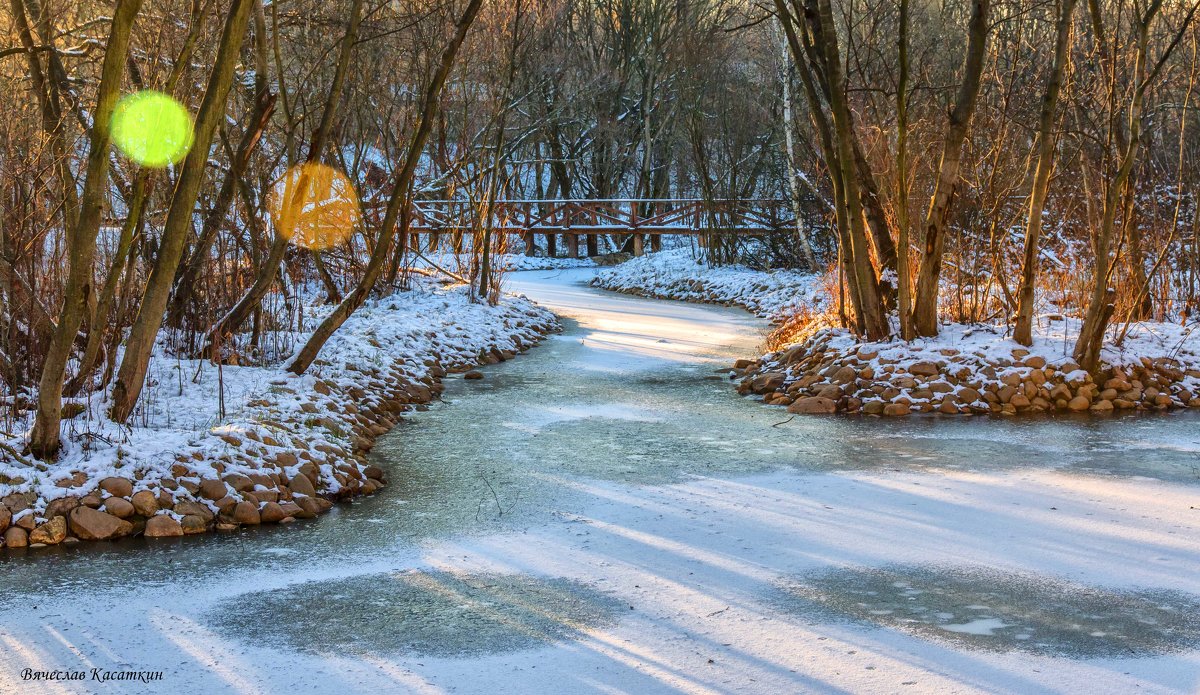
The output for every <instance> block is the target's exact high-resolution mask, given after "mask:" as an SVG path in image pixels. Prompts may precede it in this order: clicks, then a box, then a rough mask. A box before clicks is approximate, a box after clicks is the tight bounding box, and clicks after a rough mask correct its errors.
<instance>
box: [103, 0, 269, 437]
mask: <svg viewBox="0 0 1200 695" xmlns="http://www.w3.org/2000/svg"><path fill="white" fill-rule="evenodd" d="M253 4H254V0H233V1H232V4H231V5H230V7H229V10H228V14H227V15H226V18H225V26H224V28H223V29H222V33H221V42H220V45H219V47H218V49H217V55H216V59H215V61H214V64H213V70H212V74H211V75H210V77H209V81H208V87H207V89H205V92H204V99H203V101H202V102H201V104H200V110H199V112H198V113H197V115H196V123H195V133H194V136H193V144H192V149H191V151H190V152H188V155H187V158H186V159H185V160H184V162H183V166H182V167H181V169H180V174H179V180H178V182H177V183H176V185H175V194H174V196H172V198H171V206H170V209H169V211H168V212H167V219H166V223H165V224H164V226H163V232H162V240H161V242H160V244H159V248H158V258H157V259H155V262H154V267H153V269H152V270H151V271H150V277H149V278H148V279H147V281H146V290H145V292H143V294H142V301H141V305H140V306H139V307H138V312H137V318H136V319H134V323H133V328H132V329H131V330H130V333H129V339H128V341H127V342H126V347H125V356H124V358H123V359H122V361H121V368H120V370H119V371H118V373H117V380H116V382H115V383H114V384H113V388H112V411H111V413H110V414H111V416H112V419H113V420H116V421H117V422H125V420H127V419H128V418H129V415H130V413H132V412H133V407H134V405H135V404H136V403H137V400H138V397H139V396H140V395H141V392H142V386H143V385H144V383H145V380H146V370H147V369H148V368H149V366H150V355H151V353H152V352H153V350H154V341H155V339H156V338H157V337H158V331H159V329H160V328H161V327H162V323H163V315H164V312H165V311H166V308H167V301H168V300H169V299H170V294H171V281H172V280H173V279H174V277H175V269H176V267H177V266H178V265H179V260H180V258H181V257H182V255H183V247H184V244H185V243H186V241H187V234H188V232H189V231H190V229H191V226H192V215H193V214H194V211H195V207H196V199H197V197H198V196H199V193H200V185H201V183H203V181H204V174H205V168H206V165H207V162H208V154H209V149H210V148H211V146H212V141H213V135H214V134H215V133H216V130H217V126H218V125H219V124H220V122H221V119H223V118H224V117H225V102H226V99H227V98H228V96H229V90H230V87H231V85H232V83H233V71H234V67H235V66H236V65H237V62H238V57H239V53H240V52H241V46H242V40H243V38H244V36H245V34H246V25H247V22H248V20H249V17H250V9H251V6H252V5H253Z"/></svg>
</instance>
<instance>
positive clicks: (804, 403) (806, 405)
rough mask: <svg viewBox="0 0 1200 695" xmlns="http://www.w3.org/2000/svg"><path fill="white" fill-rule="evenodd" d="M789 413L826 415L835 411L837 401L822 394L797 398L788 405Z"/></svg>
mask: <svg viewBox="0 0 1200 695" xmlns="http://www.w3.org/2000/svg"><path fill="white" fill-rule="evenodd" d="M788 412H789V413H796V414H797V415H827V414H829V413H836V412H837V401H834V400H832V399H830V398H824V397H822V396H811V397H809V398H799V399H797V400H796V401H795V402H794V403H792V404H791V405H789V406H788Z"/></svg>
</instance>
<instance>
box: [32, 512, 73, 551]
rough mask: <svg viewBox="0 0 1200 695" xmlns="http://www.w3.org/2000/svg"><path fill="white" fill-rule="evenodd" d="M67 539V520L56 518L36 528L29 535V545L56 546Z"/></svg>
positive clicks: (60, 517)
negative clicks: (43, 544)
mask: <svg viewBox="0 0 1200 695" xmlns="http://www.w3.org/2000/svg"><path fill="white" fill-rule="evenodd" d="M66 539H67V520H66V518H65V517H62V516H56V517H54V518H52V519H50V520H49V521H47V522H46V523H44V524H42V525H41V526H38V527H37V528H35V529H34V530H33V532H32V533H30V534H29V542H30V543H45V544H46V545H58V544H59V543H62V542H63V541H64V540H66Z"/></svg>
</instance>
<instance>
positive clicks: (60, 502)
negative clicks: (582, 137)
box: [43, 497, 79, 519]
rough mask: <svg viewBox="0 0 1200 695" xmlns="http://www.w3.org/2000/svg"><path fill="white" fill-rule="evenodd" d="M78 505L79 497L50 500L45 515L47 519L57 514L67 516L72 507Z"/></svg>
mask: <svg viewBox="0 0 1200 695" xmlns="http://www.w3.org/2000/svg"><path fill="white" fill-rule="evenodd" d="M78 506H79V498H78V497H59V498H58V499H56V500H50V502H49V503H48V504H47V505H46V512H45V514H43V516H45V517H46V518H47V519H53V518H54V517H56V516H66V515H68V514H70V513H71V510H72V509H74V508H76V507H78Z"/></svg>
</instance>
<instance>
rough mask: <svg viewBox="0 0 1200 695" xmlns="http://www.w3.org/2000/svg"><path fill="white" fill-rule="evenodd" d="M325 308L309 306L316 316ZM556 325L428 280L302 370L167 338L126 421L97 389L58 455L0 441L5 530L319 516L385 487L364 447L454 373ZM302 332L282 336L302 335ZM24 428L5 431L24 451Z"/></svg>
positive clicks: (191, 525)
mask: <svg viewBox="0 0 1200 695" xmlns="http://www.w3.org/2000/svg"><path fill="white" fill-rule="evenodd" d="M328 311H329V308H328V307H322V306H315V305H314V306H311V307H305V316H306V321H305V326H306V328H308V329H309V330H311V329H312V328H315V326H316V324H317V323H318V322H319V321H320V320H321V319H322V318H323V317H324V316H325V315H326V313H327V312H328ZM555 327H556V320H555V318H554V316H553V314H551V313H550V312H548V311H545V310H543V309H540V308H538V307H537V306H535V305H534V304H533V303H532V302H530V301H528V300H526V299H524V298H505V300H504V301H503V303H502V304H501V305H500V306H497V307H489V306H486V305H483V304H475V303H471V302H470V301H469V300H468V298H467V294H466V292H465V290H464V288H462V287H456V288H449V289H440V288H437V287H435V286H434V285H433V284H432V283H428V284H424V285H422V286H420V287H418V288H417V289H415V290H413V291H411V292H404V293H397V294H394V295H392V296H389V297H386V298H383V299H379V300H373V301H370V302H368V303H367V304H366V305H365V306H363V307H362V308H361V309H360V310H359V311H358V312H357V313H356V314H355V315H354V316H353V317H352V318H351V319H350V320H349V321H348V322H347V323H346V324H345V325H344V326H343V327H342V329H341V330H340V331H339V332H338V333H337V334H335V336H334V337H333V339H332V340H330V342H329V343H328V344H327V345H326V347H325V349H324V350H323V351H322V353H321V356H320V358H319V359H318V360H317V361H316V362H315V363H314V364H313V366H312V368H311V369H310V370H309V372H308V373H307V374H305V375H303V376H296V375H294V374H291V373H289V372H287V371H285V370H284V369H283V365H282V364H277V365H272V366H267V367H244V366H241V367H239V366H225V367H222V368H221V369H220V370H219V371H218V369H217V368H216V367H215V366H214V365H212V364H211V363H208V362H205V361H199V360H184V359H177V358H174V357H170V356H168V355H166V354H164V353H163V352H162V351H159V352H158V353H156V355H155V358H154V361H153V363H152V368H151V372H150V374H149V376H148V378H147V388H146V391H145V392H144V402H143V404H142V409H141V411H139V412H138V413H137V414H136V415H135V417H134V418H132V421H131V422H130V423H129V424H130V426H129V427H125V426H122V425H118V424H116V423H114V422H112V421H110V420H108V419H107V418H106V417H105V416H104V413H105V412H106V411H107V405H108V404H107V403H105V402H104V401H102V400H101V399H100V398H96V399H95V400H93V401H90V402H86V403H83V404H82V405H83V409H82V412H81V413H80V414H79V415H78V416H76V417H74V418H73V419H70V420H67V421H66V424H65V429H66V430H67V431H66V437H65V439H66V442H65V451H64V453H63V455H62V456H61V457H60V459H59V461H58V462H56V463H54V464H51V465H45V464H40V463H36V464H35V465H34V466H33V467H30V466H29V465H26V464H28V463H30V462H28V461H24V462H22V461H17V460H16V459H15V458H14V457H13V456H12V454H11V453H0V501H2V502H3V504H0V533H4V541H5V544H6V545H8V546H10V547H16V546H21V545H24V544H25V543H27V542H41V543H48V544H50V543H57V542H63V541H64V540H66V539H68V538H71V537H75V538H80V539H85V540H90V539H93V538H95V539H103V538H113V537H119V536H122V535H129V534H131V533H137V532H139V531H140V530H142V529H143V528H145V530H146V533H147V535H179V534H180V533H182V532H186V533H201V532H204V531H207V530H210V529H212V528H214V527H216V528H232V527H233V526H234V525H235V524H243V525H253V524H257V523H272V522H278V521H287V520H290V519H294V518H305V517H311V516H313V515H315V514H318V513H320V512H322V511H325V510H327V509H328V508H329V507H330V506H331V505H330V503H329V500H331V499H345V498H349V497H353V496H355V495H360V494H370V493H372V492H374V491H375V490H376V489H378V488H380V487H381V486H382V484H383V480H382V471H379V470H378V469H373V468H371V467H369V466H367V465H366V462H365V458H364V457H363V454H364V452H365V451H367V450H369V449H370V447H371V445H372V442H373V441H374V438H375V437H376V436H378V435H380V434H382V433H383V432H385V431H386V430H387V429H388V428H389V427H390V426H391V425H393V424H394V423H395V420H396V418H397V417H398V416H397V413H399V412H402V411H404V410H409V409H411V408H412V407H413V405H412V404H420V403H425V402H427V401H429V400H431V399H432V398H433V396H434V394H435V393H437V392H440V387H441V385H440V384H439V383H438V381H437V380H438V378H439V377H440V376H442V375H444V374H445V372H446V370H450V371H455V370H464V369H466V368H468V367H470V366H473V365H475V364H479V363H482V362H488V363H490V362H497V361H500V360H503V359H508V358H511V357H512V356H513V355H514V354H515V353H517V352H520V351H522V350H524V349H526V348H528V347H530V346H532V345H534V344H535V343H537V342H538V340H539V339H540V338H541V337H542V336H543V335H544V334H545V333H546V332H548V331H551V330H553V329H554V328H555ZM306 337H307V336H306V335H303V334H296V335H290V336H286V339H289V340H291V341H292V343H293V345H294V346H295V347H297V348H298V347H299V346H300V345H303V343H304V340H305V338H306ZM222 399H223V401H224V406H223V407H224V417H221V408H222V406H221V404H220V403H221V400H222ZM24 424H25V425H26V427H28V426H29V425H31V424H32V423H31V422H27V423H24ZM26 433H27V429H26V430H25V431H20V432H17V433H14V435H13V436H11V437H7V438H6V439H4V440H3V441H4V442H5V443H6V444H8V445H9V446H11V447H12V448H13V449H15V450H20V449H21V448H22V446H23V440H24V437H25V436H26ZM222 525H224V526H222Z"/></svg>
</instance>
